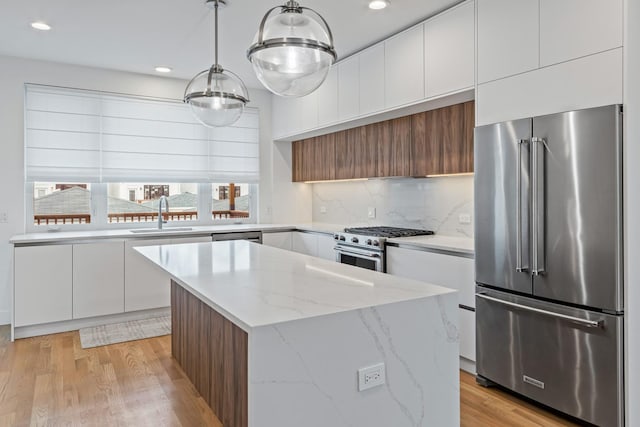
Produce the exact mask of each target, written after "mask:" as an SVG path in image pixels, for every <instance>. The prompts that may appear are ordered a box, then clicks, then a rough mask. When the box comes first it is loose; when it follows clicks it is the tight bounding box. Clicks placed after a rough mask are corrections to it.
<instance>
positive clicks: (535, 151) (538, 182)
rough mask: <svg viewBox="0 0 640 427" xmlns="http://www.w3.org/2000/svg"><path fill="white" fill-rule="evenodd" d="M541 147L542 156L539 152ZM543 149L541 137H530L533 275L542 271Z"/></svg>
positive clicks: (543, 142) (543, 143) (537, 274)
mask: <svg viewBox="0 0 640 427" xmlns="http://www.w3.org/2000/svg"><path fill="white" fill-rule="evenodd" d="M540 149H542V156H540V154H539V152H540ZM544 151H545V141H544V139H542V138H536V137H533V138H531V169H532V180H531V193H532V194H531V211H532V215H531V234H532V235H533V237H532V240H531V242H532V244H531V251H532V252H533V253H532V255H531V258H532V264H533V266H532V270H531V272H532V273H533V275H534V276H539V275H541V274H543V273H544V272H545V271H544V256H545V255H544V233H545V231H544V190H545V188H544V158H545V156H544Z"/></svg>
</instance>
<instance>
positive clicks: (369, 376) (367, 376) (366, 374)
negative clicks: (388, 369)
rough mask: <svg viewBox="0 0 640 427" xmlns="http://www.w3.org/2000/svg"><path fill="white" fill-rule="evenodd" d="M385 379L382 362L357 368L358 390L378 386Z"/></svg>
mask: <svg viewBox="0 0 640 427" xmlns="http://www.w3.org/2000/svg"><path fill="white" fill-rule="evenodd" d="M385 381H386V377H385V369H384V363H378V364H377V365H373V366H369V367H366V368H360V369H358V391H363V390H367V389H370V388H372V387H377V386H380V385H382V384H384V383H385Z"/></svg>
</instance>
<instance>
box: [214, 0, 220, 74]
mask: <svg viewBox="0 0 640 427" xmlns="http://www.w3.org/2000/svg"><path fill="white" fill-rule="evenodd" d="M214 1H215V4H214V15H215V30H214V31H215V40H214V44H215V48H214V49H215V52H214V55H215V67H216V69H218V68H219V67H220V65H218V0H214Z"/></svg>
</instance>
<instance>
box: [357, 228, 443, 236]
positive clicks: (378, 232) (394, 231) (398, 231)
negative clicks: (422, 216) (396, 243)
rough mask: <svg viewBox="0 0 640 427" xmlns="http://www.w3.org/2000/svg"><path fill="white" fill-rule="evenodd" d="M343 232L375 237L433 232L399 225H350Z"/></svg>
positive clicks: (417, 234)
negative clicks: (350, 226)
mask: <svg viewBox="0 0 640 427" xmlns="http://www.w3.org/2000/svg"><path fill="white" fill-rule="evenodd" d="M344 232H345V233H352V234H362V235H366V236H375V237H391V238H393V237H412V236H427V235H431V234H434V233H433V231H431V230H420V229H414V228H400V227H352V228H345V229H344Z"/></svg>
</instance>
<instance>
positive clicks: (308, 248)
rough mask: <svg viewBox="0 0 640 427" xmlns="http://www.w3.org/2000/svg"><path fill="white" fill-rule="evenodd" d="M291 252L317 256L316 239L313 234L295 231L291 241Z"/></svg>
mask: <svg viewBox="0 0 640 427" xmlns="http://www.w3.org/2000/svg"><path fill="white" fill-rule="evenodd" d="M291 250H292V251H294V252H298V253H299V254H305V255H311V256H318V238H317V235H316V234H313V233H303V232H300V231H296V232H294V233H293V236H292V240H291Z"/></svg>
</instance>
